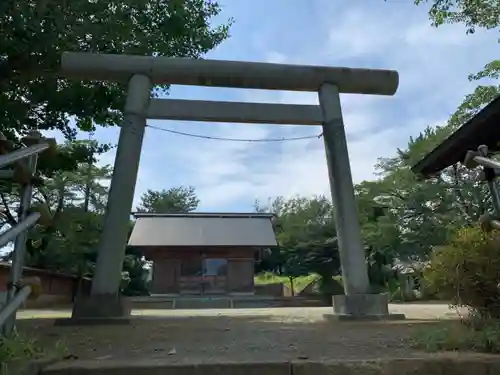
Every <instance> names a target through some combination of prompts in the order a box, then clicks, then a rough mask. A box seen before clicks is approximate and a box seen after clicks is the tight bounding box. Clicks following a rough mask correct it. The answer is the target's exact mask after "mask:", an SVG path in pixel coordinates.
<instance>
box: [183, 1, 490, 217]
mask: <svg viewBox="0 0 500 375" xmlns="http://www.w3.org/2000/svg"><path fill="white" fill-rule="evenodd" d="M386 9H389V8H387V7H386ZM373 10H374V8H373V7H353V9H352V10H350V11H348V12H347V14H330V18H331V19H332V22H331V23H330V32H329V34H328V35H329V38H328V40H327V43H326V44H324V45H321V44H320V45H317V56H318V58H317V61H315V62H316V64H318V65H325V61H324V58H325V56H328V61H327V63H328V64H331V65H345V64H344V63H345V62H349V61H350V60H353V63H354V62H356V61H357V62H358V63H357V64H354V65H358V66H359V62H360V61H361V62H362V65H366V66H368V65H370V64H371V62H373V65H375V66H380V67H382V66H383V67H386V68H395V69H398V70H399V71H400V76H401V95H400V96H399V97H398V95H397V96H396V97H394V98H380V97H373V96H370V97H369V96H356V95H344V96H342V104H343V112H344V121H345V125H346V130H347V133H348V138H349V150H350V157H351V169H352V174H353V178H354V181H355V182H359V181H361V180H364V179H370V178H374V164H375V163H376V160H377V158H379V157H390V156H392V155H394V154H395V150H396V148H397V147H404V146H405V145H406V143H407V141H408V138H409V136H410V135H416V134H417V133H418V132H419V131H420V130H422V129H423V128H424V127H425V126H427V125H429V124H436V123H438V122H440V121H439V120H441V119H445V118H447V116H448V115H449V112H451V111H452V110H453V107H454V106H455V105H456V104H457V101H458V100H460V98H461V97H462V96H463V95H464V94H465V93H466V92H467V90H468V87H469V86H470V85H469V83H468V82H467V79H466V77H467V73H468V72H469V71H471V70H474V65H475V64H476V63H477V61H478V60H481V61H484V60H485V59H486V60H487V56H485V54H486V53H485V51H486V48H487V47H486V46H488V45H489V44H487V42H491V40H487V38H486V34H485V35H482V36H479V37H477V38H476V39H475V40H473V39H472V38H471V37H469V36H466V35H465V33H464V32H463V30H462V29H461V28H460V26H454V27H444V28H441V29H436V28H432V27H431V26H430V25H429V21H428V20H427V18H426V16H425V14H423V13H420V14H419V15H418V16H415V15H414V13H412V12H411V11H412V10H413V8H410V7H407V8H405V11H404V12H400V11H398V12H394V13H393V14H384V12H383V11H378V13H377V11H376V13H377V14H378V15H379V17H377V16H376V15H375V16H374V14H373ZM309 24H310V26H309V27H314V23H313V22H311V20H309ZM235 37H237V36H236V35H235ZM466 47H467V48H472V49H473V50H474V51H475V53H476V54H477V55H478V56H477V58H476V59H475V60H474V59H472V61H470V59H469V60H468V55H469V54H468V51H466V50H465V48H466ZM272 48H279V47H278V45H275V46H269V50H268V51H267V52H266V54H265V55H264V57H263V59H262V60H263V61H268V62H280V63H281V62H283V63H306V62H305V61H307V62H310V61H311V59H312V57H311V56H310V55H308V56H304V57H302V55H301V49H300V48H298V47H297V49H296V50H295V51H294V53H293V54H288V55H286V54H285V53H283V51H282V50H281V51H280V52H275V51H274V50H273V49H272ZM325 48H326V53H325ZM310 50H311V46H308V51H310ZM322 60H323V61H322ZM336 63H337V64H336ZM242 99H243V100H245V101H255V102H280V103H291V104H317V102H318V101H317V96H316V94H315V93H293V92H263V91H258V90H253V91H248V92H245V93H244V94H243V95H242ZM430 101H434V103H432V102H430ZM440 105H441V108H437V107H438V106H440ZM229 129H231V130H230V131H229ZM276 129H277V128H275V127H272V126H268V127H252V125H240V126H238V125H234V126H233V125H231V126H229V127H228V128H227V129H226V130H225V132H227V133H224V132H223V133H221V134H231V135H235V134H237V135H238V136H239V137H242V138H245V137H249V138H252V137H254V138H259V137H263V136H264V135H265V134H266V133H268V134H270V133H271V132H276V131H277V130H276ZM297 131H299V132H301V133H302V134H303V133H306V132H307V133H309V134H311V133H313V130H312V129H311V128H307V129H306V128H305V127H304V128H302V129H300V130H297V128H296V127H288V128H286V127H282V128H281V129H280V132H281V134H282V135H283V136H287V135H289V134H291V133H296V132H297ZM207 147H209V146H207ZM266 147H268V149H266V148H258V147H257V148H255V147H253V145H252V144H238V145H234V144H231V143H224V142H220V143H218V144H217V145H215V146H214V147H213V148H210V149H208V150H207V151H206V152H204V153H203V154H201V155H197V154H190V155H191V156H190V157H189V162H190V163H191V164H192V169H193V170H196V171H197V175H196V177H195V181H196V183H195V185H196V186H197V187H198V190H199V193H200V196H201V199H202V202H203V204H204V207H207V208H210V209H214V210H216V209H217V207H223V206H228V205H229V204H230V203H231V202H235V201H236V202H240V204H246V205H247V206H248V205H250V204H251V203H252V202H253V200H254V199H255V198H260V199H263V200H265V199H266V198H267V197H269V196H277V195H284V196H293V195H296V194H303V195H313V194H329V184H328V175H327V170H326V162H325V155H324V148H323V141H322V140H310V141H301V142H289V143H284V144H282V145H279V146H278V145H269V146H266ZM271 147H276V149H275V151H274V152H272V151H269V148H271ZM183 154H184V153H181V154H180V155H183ZM179 157H181V156H179Z"/></svg>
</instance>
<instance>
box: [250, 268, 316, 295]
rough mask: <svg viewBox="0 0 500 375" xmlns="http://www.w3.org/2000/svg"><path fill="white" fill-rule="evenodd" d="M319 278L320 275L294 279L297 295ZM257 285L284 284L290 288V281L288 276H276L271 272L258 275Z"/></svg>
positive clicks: (255, 279)
mask: <svg viewBox="0 0 500 375" xmlns="http://www.w3.org/2000/svg"><path fill="white" fill-rule="evenodd" d="M318 278H319V276H318V275H315V274H311V275H307V276H299V277H297V278H295V279H293V286H294V289H295V294H297V293H300V291H302V290H303V289H304V288H305V287H306V286H308V285H309V284H310V283H311V282H313V281H314V280H317V279H318ZM254 283H255V285H266V284H279V283H283V284H284V285H286V286H287V287H289V288H290V286H291V285H290V279H289V278H288V277H286V276H280V275H276V274H274V273H271V272H264V273H261V274H259V275H256V276H255V278H254Z"/></svg>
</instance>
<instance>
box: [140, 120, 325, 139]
mask: <svg viewBox="0 0 500 375" xmlns="http://www.w3.org/2000/svg"><path fill="white" fill-rule="evenodd" d="M146 126H147V127H148V128H151V129H155V130H159V131H163V132H166V133H171V134H176V135H182V136H185V137H192V138H200V139H208V140H212V141H227V142H290V141H302V140H306V139H313V138H317V139H319V138H321V137H322V136H323V133H321V134H319V135H308V136H302V137H283V138H262V139H246V138H228V137H215V136H209V135H202V134H193V133H186V132H181V131H178V130H173V129H168V128H162V127H160V126H155V125H149V124H148V125H146Z"/></svg>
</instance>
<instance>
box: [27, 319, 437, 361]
mask: <svg viewBox="0 0 500 375" xmlns="http://www.w3.org/2000/svg"><path fill="white" fill-rule="evenodd" d="M53 323H54V322H53V320H52V319H24V320H20V321H19V324H18V330H19V331H20V332H21V333H22V332H24V333H26V334H29V335H33V334H35V335H36V336H37V338H38V340H39V341H40V342H41V344H42V345H43V346H44V347H47V348H48V347H51V346H53V345H55V344H56V343H57V342H61V341H62V342H63V344H64V345H65V346H66V347H67V348H68V350H69V353H70V354H72V355H73V356H74V357H75V358H78V359H103V360H104V359H134V358H162V359H167V360H168V361H169V362H172V363H179V362H184V361H203V362H207V361H208V362H210V361H220V360H226V361H227V360H230V361H278V360H279V361H281V360H297V359H299V360H326V359H376V358H388V357H393V358H394V357H399V358H408V357H415V356H418V357H421V356H422V355H424V354H423V353H421V352H417V351H414V350H412V349H410V348H409V345H408V340H409V338H410V337H411V335H412V333H413V332H415V330H417V329H420V328H422V327H423V326H425V327H428V326H432V325H436V324H437V323H438V322H437V321H429V320H422V321H416V320H412V321H396V322H329V321H326V320H322V319H316V320H307V317H306V318H304V317H301V316H293V315H289V316H274V315H269V316H265V315H255V316H248V315H245V316H238V315H232V316H196V317H189V316H187V317H182V316H174V317H168V316H161V317H134V318H133V320H132V323H131V324H130V325H127V326H122V325H120V326H85V327H83V326H81V327H74V326H72V327H61V326H57V327H56V326H54V325H53Z"/></svg>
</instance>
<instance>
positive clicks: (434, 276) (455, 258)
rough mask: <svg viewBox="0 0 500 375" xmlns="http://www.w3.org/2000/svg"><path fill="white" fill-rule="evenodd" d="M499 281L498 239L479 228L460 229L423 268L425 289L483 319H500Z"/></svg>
mask: <svg viewBox="0 0 500 375" xmlns="http://www.w3.org/2000/svg"><path fill="white" fill-rule="evenodd" d="M499 282H500V240H499V239H498V238H497V237H495V236H493V235H491V234H486V233H483V232H481V231H480V230H479V229H478V228H467V229H463V230H461V231H459V232H458V233H457V235H456V236H455V238H453V239H452V241H451V242H450V244H449V245H447V246H441V247H438V248H436V249H435V251H434V252H433V254H432V256H431V261H430V265H429V266H428V267H427V268H426V269H425V270H424V283H425V284H426V287H427V288H430V289H431V290H433V291H435V292H436V294H437V295H438V296H439V297H441V298H443V299H447V300H450V301H451V302H452V304H453V305H456V306H467V307H469V308H470V309H472V310H474V311H475V312H477V313H478V314H479V315H480V316H481V317H482V318H495V319H498V318H500V293H499Z"/></svg>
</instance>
